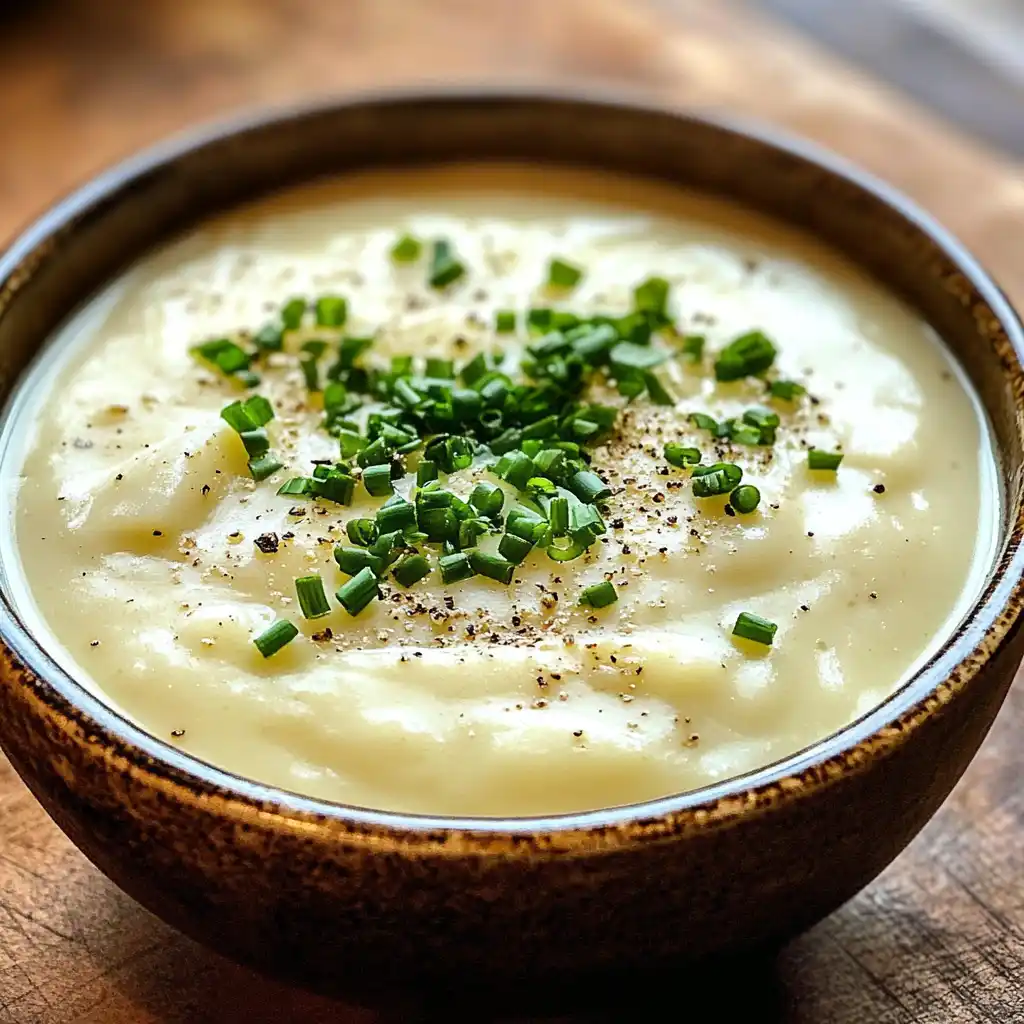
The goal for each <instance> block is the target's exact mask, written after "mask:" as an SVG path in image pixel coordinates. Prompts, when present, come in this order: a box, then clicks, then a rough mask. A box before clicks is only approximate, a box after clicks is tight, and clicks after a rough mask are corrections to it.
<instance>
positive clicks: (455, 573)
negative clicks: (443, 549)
mask: <svg viewBox="0 0 1024 1024" xmlns="http://www.w3.org/2000/svg"><path fill="white" fill-rule="evenodd" d="M437 564H438V567H439V568H440V570H441V580H442V581H443V582H444V583H458V582H459V581H460V580H468V579H469V578H470V576H473V575H474V572H473V567H472V566H471V565H470V563H469V556H468V555H466V554H464V553H463V552H461V551H458V552H456V553H454V554H451V555H442V556H441V557H440V558H439V559H438V562H437Z"/></svg>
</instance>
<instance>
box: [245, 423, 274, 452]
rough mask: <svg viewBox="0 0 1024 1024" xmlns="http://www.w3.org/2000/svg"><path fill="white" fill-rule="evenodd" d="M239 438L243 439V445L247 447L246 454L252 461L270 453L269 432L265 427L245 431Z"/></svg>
mask: <svg viewBox="0 0 1024 1024" xmlns="http://www.w3.org/2000/svg"><path fill="white" fill-rule="evenodd" d="M238 436H239V437H240V438H241V439H242V444H243V445H245V451H246V454H247V455H248V456H249V457H250V458H252V459H256V458H259V456H261V455H266V453H267V452H268V451H270V438H269V437H267V432H266V431H265V430H264V429H263V427H257V428H256V429H255V430H243V431H242V432H241V433H240V434H239V435H238Z"/></svg>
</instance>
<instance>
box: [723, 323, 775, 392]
mask: <svg viewBox="0 0 1024 1024" xmlns="http://www.w3.org/2000/svg"><path fill="white" fill-rule="evenodd" d="M774 362H775V346H774V345H773V344H772V342H771V340H770V339H769V338H768V337H767V335H765V334H764V333H762V332H761V331H751V332H750V333H749V334H743V335H741V336H740V337H738V338H736V339H734V340H733V341H730V342H729V344H728V345H726V346H725V348H723V349H722V351H721V352H719V353H718V358H717V359H716V360H715V377H717V378H718V380H720V381H730V380H740V379H741V378H743V377H752V376H754V375H755V374H758V373H763V372H764V371H765V370H767V369H768V368H769V367H770V366H771V365H772V363H774Z"/></svg>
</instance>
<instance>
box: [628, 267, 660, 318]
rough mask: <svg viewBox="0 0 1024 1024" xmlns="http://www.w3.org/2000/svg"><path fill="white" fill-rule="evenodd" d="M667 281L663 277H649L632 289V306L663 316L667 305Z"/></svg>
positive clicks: (641, 310) (644, 311)
mask: <svg viewBox="0 0 1024 1024" xmlns="http://www.w3.org/2000/svg"><path fill="white" fill-rule="evenodd" d="M668 293H669V283H668V281H666V280H665V278H663V277H649V278H648V279H647V280H646V281H644V282H642V283H641V284H638V285H637V286H636V288H634V289H633V308H634V309H636V310H638V311H640V312H643V313H655V314H657V315H659V316H664V315H665V312H666V309H667V307H668Z"/></svg>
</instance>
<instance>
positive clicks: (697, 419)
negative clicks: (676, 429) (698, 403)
mask: <svg viewBox="0 0 1024 1024" xmlns="http://www.w3.org/2000/svg"><path fill="white" fill-rule="evenodd" d="M686 418H687V419H688V420H689V421H690V422H691V423H692V424H693V425H694V426H695V427H696V428H697V429H698V430H710V431H711V433H715V432H716V431H717V430H718V420H716V419H715V418H714V417H713V416H709V415H708V414H707V413H704V412H691V413H690V415H689V416H687V417H686Z"/></svg>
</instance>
